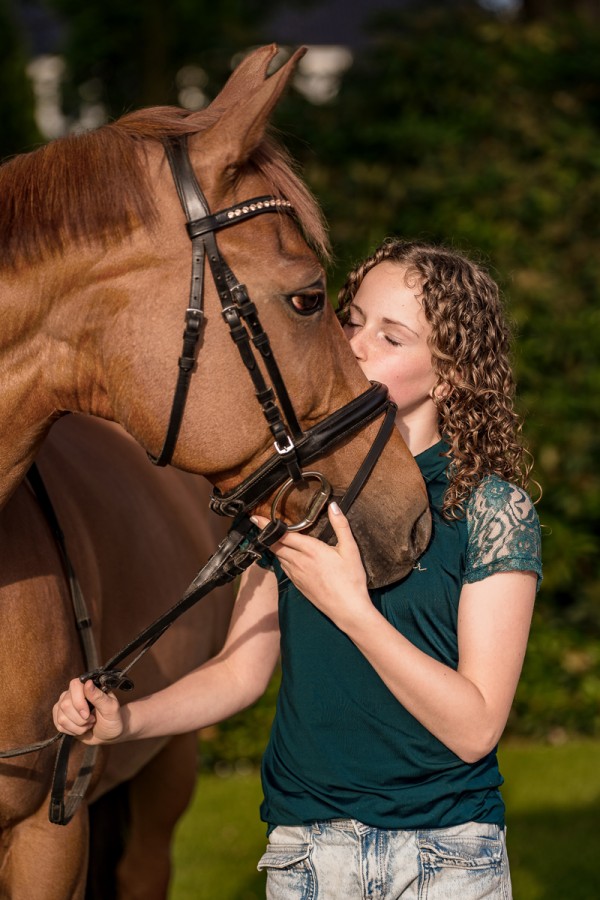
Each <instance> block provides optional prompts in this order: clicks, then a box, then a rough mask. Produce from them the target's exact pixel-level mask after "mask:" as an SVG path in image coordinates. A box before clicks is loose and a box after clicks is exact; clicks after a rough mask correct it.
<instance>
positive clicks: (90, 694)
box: [52, 678, 123, 744]
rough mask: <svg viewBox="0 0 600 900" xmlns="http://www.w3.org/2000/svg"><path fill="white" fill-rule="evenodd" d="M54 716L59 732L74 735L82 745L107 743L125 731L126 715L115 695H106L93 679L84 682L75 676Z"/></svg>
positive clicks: (54, 710)
mask: <svg viewBox="0 0 600 900" xmlns="http://www.w3.org/2000/svg"><path fill="white" fill-rule="evenodd" d="M88 701H89V703H91V704H92V705H93V707H94V709H90V707H89V706H88ZM52 718H53V719H54V724H55V726H56V729H57V731H60V732H62V733H63V734H72V735H73V736H74V737H76V738H77V739H78V740H80V741H81V742H82V743H83V744H106V743H109V742H110V741H114V740H116V738H118V737H120V735H121V734H122V732H123V716H122V712H121V707H120V706H119V701H118V700H117V698H116V697H115V695H114V694H105V693H104V692H103V691H101V690H100V688H97V687H96V685H95V684H94V682H93V681H86V682H84V683H82V682H81V681H80V680H79V678H74V679H73V680H72V681H71V682H70V684H69V687H68V689H67V690H66V691H64V692H63V693H62V694H61V695H60V697H59V698H58V702H57V703H55V704H54V707H53V709H52Z"/></svg>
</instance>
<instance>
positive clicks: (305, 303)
mask: <svg viewBox="0 0 600 900" xmlns="http://www.w3.org/2000/svg"><path fill="white" fill-rule="evenodd" d="M286 299H287V302H288V303H289V304H290V306H291V307H292V309H293V310H294V312H297V313H299V314H300V315H301V316H312V315H313V314H314V313H316V312H318V311H319V310H320V309H323V306H324V303H325V294H324V293H323V291H311V292H310V293H306V294H290V296H289V297H287V298H286Z"/></svg>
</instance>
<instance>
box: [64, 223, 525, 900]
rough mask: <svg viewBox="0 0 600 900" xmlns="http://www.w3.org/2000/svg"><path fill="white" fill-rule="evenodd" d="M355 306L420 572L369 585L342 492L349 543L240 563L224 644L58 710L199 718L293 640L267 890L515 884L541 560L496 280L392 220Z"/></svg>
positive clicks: (237, 698)
mask: <svg viewBox="0 0 600 900" xmlns="http://www.w3.org/2000/svg"><path fill="white" fill-rule="evenodd" d="M340 314H341V317H342V321H343V323H344V328H345V330H346V333H347V336H348V339H349V341H350V344H351V346H352V349H353V351H354V354H355V356H356V359H357V360H358V362H359V364H360V366H361V368H362V369H363V371H364V373H365V374H366V375H367V377H368V378H370V379H372V380H375V381H380V382H382V383H384V384H386V385H387V386H388V388H389V391H390V395H391V397H392V399H393V400H394V401H395V402H396V404H397V405H398V412H397V417H396V422H397V427H398V428H399V429H400V431H401V433H402V436H403V437H404V440H405V441H406V443H407V444H408V447H409V448H410V450H411V452H412V453H413V455H414V456H415V458H416V461H417V463H418V465H419V467H420V469H421V472H422V474H423V477H424V479H425V482H426V484H427V489H428V493H429V499H430V504H431V510H432V516H433V533H432V538H431V541H430V544H429V547H428V549H427V550H426V552H425V553H424V554H423V555H422V556H421V558H420V559H419V560H418V562H417V563H416V565H415V567H414V569H413V571H412V572H411V573H410V575H409V576H407V577H406V578H404V579H403V580H402V581H401V582H399V583H396V584H393V585H390V586H389V587H386V588H384V589H379V590H373V591H368V590H367V587H366V577H365V572H364V569H363V567H362V563H361V559H360V554H359V551H358V548H357V545H356V543H355V541H354V539H353V537H352V533H351V531H350V528H349V525H348V522H347V520H346V518H345V517H344V516H343V515H342V513H341V512H340V510H339V508H338V507H337V506H336V504H335V503H332V504H331V505H330V508H329V517H330V521H331V523H332V526H333V528H334V531H335V534H336V537H337V545H336V546H334V547H331V546H327V545H326V544H323V543H322V542H320V541H318V540H315V539H314V538H311V537H308V536H306V535H302V534H287V535H285V536H284V538H282V540H281V541H279V542H278V543H277V544H276V545H275V546H274V548H273V550H274V553H270V554H268V556H266V557H265V558H264V559H263V561H262V566H260V565H259V566H253V567H252V568H251V569H249V570H248V571H247V572H246V573H245V574H244V576H243V577H242V581H241V586H240V590H239V594H238V599H237V602H236V607H235V611H234V614H233V618H232V623H231V628H230V632H229V635H228V638H227V641H226V644H225V646H224V648H223V650H222V651H221V652H220V653H219V654H218V655H217V656H216V657H215V658H214V659H213V660H212V661H211V662H209V663H207V664H205V665H204V666H203V667H201V668H200V669H198V670H196V671H195V672H192V673H191V674H189V675H188V676H186V677H185V678H183V679H181V680H180V681H179V682H177V683H175V684H173V685H171V686H170V687H168V688H166V689H165V690H163V691H161V692H160V693H158V694H154V695H152V696H150V697H146V698H144V699H142V700H139V701H136V702H133V703H131V704H128V705H126V706H124V707H122V708H120V707H119V705H118V701H117V700H116V698H115V697H114V696H112V695H105V694H103V693H102V692H101V691H99V690H98V689H97V688H95V687H94V685H93V684H92V683H91V682H89V681H88V682H86V684H85V686H84V685H82V684H81V683H80V682H79V681H78V680H75V681H73V682H71V685H70V687H69V690H68V691H67V692H65V693H64V694H63V695H61V698H60V700H59V702H58V703H57V704H56V706H55V708H54V718H55V723H56V726H57V728H58V729H59V730H61V731H65V732H68V733H71V734H75V735H77V736H78V737H80V739H81V740H82V741H84V742H85V743H106V742H109V741H124V740H132V739H135V738H144V737H154V736H157V735H167V734H175V733H179V732H186V731H192V730H194V729H197V728H201V727H203V726H206V725H208V724H210V723H214V722H217V721H219V720H221V719H223V718H225V717H227V716H229V715H231V714H233V713H235V712H237V711H238V710H240V709H242V708H244V707H245V706H247V705H249V704H250V703H252V702H253V701H255V700H256V699H257V698H258V697H259V696H260V694H261V693H262V692H263V691H264V689H265V687H266V686H267V684H268V682H269V679H270V677H271V674H272V672H273V669H274V667H275V664H276V662H277V659H278V657H279V654H280V652H281V661H282V682H281V689H280V694H279V698H278V703H277V712H276V716H275V720H274V723H273V728H272V733H271V737H270V741H269V745H268V747H267V750H266V753H265V756H264V760H263V771H262V776H263V788H264V802H263V804H262V807H261V814H262V818H263V819H264V820H265V822H267V824H268V831H269V845H268V847H267V850H266V852H265V854H264V856H263V857H262V859H261V860H260V863H259V868H261V869H262V868H264V869H266V870H267V873H268V874H267V896H268V898H270V900H291V898H312V900H359V898H367V897H369V898H380V900H395V898H401V897H402V898H420V900H421V898H430V900H436V898H440V900H442V898H443V900H450V898H454V897H457V898H458V897H460V898H461V900H479V898H503V900H506V898H509V897H510V896H511V892H510V876H509V870H508V862H507V858H506V848H505V832H504V807H503V803H502V799H501V796H500V793H499V787H500V785H501V784H502V777H501V775H500V773H499V770H498V764H497V759H496V746H497V743H498V740H499V738H500V736H501V734H502V731H503V729H504V726H505V724H506V720H507V717H508V713H509V710H510V706H511V703H512V700H513V696H514V692H515V689H516V685H517V681H518V678H519V674H520V671H521V666H522V663H523V658H524V654H525V648H526V643H527V636H528V632H529V626H530V621H531V615H532V610H533V604H534V597H535V593H536V586H537V582H538V579H539V578H540V577H541V564H540V535H539V524H538V520H537V516H536V514H535V510H534V508H533V505H532V502H531V500H530V499H529V497H528V495H527V493H526V492H525V488H526V486H527V480H528V474H529V470H530V466H529V464H528V462H527V455H526V452H525V451H524V449H523V447H522V445H521V443H520V440H519V432H520V423H519V420H518V418H517V416H516V414H515V412H514V410H513V405H512V397H513V380H512V375H511V370H510V365H509V361H508V349H509V337H508V330H507V327H506V324H505V322H504V320H503V315H502V309H501V305H500V301H499V298H498V289H497V286H496V285H495V284H494V282H493V281H492V280H491V279H490V277H489V276H488V275H487V274H486V273H485V272H484V271H483V270H482V269H481V268H480V267H478V266H477V265H475V264H473V263H472V262H470V261H469V260H467V259H465V258H464V257H462V256H460V255H458V254H456V253H454V252H452V251H449V250H446V249H442V248H436V247H430V246H427V245H421V244H414V243H406V242H402V241H394V240H390V241H386V242H385V243H384V244H383V245H382V246H381V247H379V248H378V249H377V250H376V251H375V253H374V254H373V255H372V256H371V257H369V258H368V259H367V260H366V261H365V262H364V263H363V264H362V265H361V266H359V267H358V268H357V269H356V270H354V271H353V272H352V273H351V274H350V276H349V278H348V280H347V282H346V285H345V286H344V288H343V289H342V291H341V293H340ZM256 521H257V524H258V525H260V526H262V525H264V524H266V520H262V519H257V520H256ZM390 539H391V540H393V535H391V536H390ZM86 700H89V701H90V702H91V703H92V704H93V705H94V706H95V711H94V712H93V713H91V712H89V710H88V706H87V703H86Z"/></svg>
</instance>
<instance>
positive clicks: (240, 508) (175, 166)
mask: <svg viewBox="0 0 600 900" xmlns="http://www.w3.org/2000/svg"><path fill="white" fill-rule="evenodd" d="M165 153H166V156H167V159H168V161H169V165H170V167H171V172H172V175H173V180H174V182H175V186H176V188H177V193H178V195H179V199H180V202H181V205H182V207H183V211H184V213H185V216H186V220H187V221H186V228H187V231H188V234H189V237H190V240H191V243H192V273H191V287H190V297H189V303H188V308H187V310H186V313H185V325H184V332H183V349H182V353H181V356H180V357H179V361H178V367H179V371H178V377H177V382H176V385H175V391H174V396H173V403H172V407H171V414H170V417H169V422H168V426H167V432H166V436H165V440H164V443H163V446H162V449H161V450H160V452H159V454H158V456H153V455H152V454H150V453H148V456H149V458H150V459H151V461H152V462H153V463H154V464H155V465H158V466H165V465H167V464H168V463H170V461H171V459H172V456H173V452H174V450H175V446H176V443H177V438H178V435H179V431H180V427H181V422H182V419H183V415H184V410H185V403H186V399H187V395H188V391H189V385H190V379H191V375H192V372H193V369H194V367H195V364H196V349H197V345H198V340H199V338H200V334H201V333H202V329H203V325H204V318H205V316H204V309H203V286H204V271H205V261H206V259H208V263H209V267H210V270H211V274H212V277H213V280H214V283H215V286H216V288H217V292H218V295H219V299H220V302H221V313H222V316H223V318H224V320H225V322H226V324H227V326H228V327H229V331H230V335H231V338H232V340H233V341H234V343H235V345H236V346H237V348H238V350H239V353H240V356H241V358H242V361H243V363H244V365H245V367H246V369H247V371H248V373H249V375H250V377H251V379H252V382H253V385H254V389H255V393H256V398H257V401H258V403H259V404H260V406H261V409H262V412H263V415H264V417H265V419H266V421H267V424H268V426H269V429H270V430H271V433H272V435H273V438H274V442H273V443H274V451H275V452H274V453H273V455H272V456H271V457H269V458H268V459H267V460H266V461H265V462H264V463H262V465H261V466H259V468H258V469H257V470H256V471H255V472H254V473H252V474H251V475H250V476H248V477H247V478H245V479H244V480H243V481H242V482H241V483H240V484H239V485H238V486H237V487H235V488H233V489H232V490H230V491H228V492H227V493H225V494H222V493H221V492H220V491H219V490H218V489H217V488H215V489H214V491H213V494H212V497H211V501H210V506H211V509H212V510H213V511H214V512H216V513H218V514H220V515H226V516H230V517H233V518H234V522H233V524H232V526H231V528H230V530H229V532H228V534H227V537H226V538H225V539H224V540H223V541H222V542H221V543H220V544H219V546H218V548H217V550H216V551H215V553H214V554H213V555H212V556H211V557H210V559H209V560H208V562H207V563H206V565H205V566H204V567H203V568H202V569H201V570H200V572H199V573H198V574H197V576H196V577H195V578H194V580H193V581H192V583H191V584H190V585H189V587H188V588H187V590H186V591H185V593H184V594H183V596H182V597H181V599H180V600H179V601H178V602H177V603H175V604H174V606H172V607H171V608H170V609H169V610H167V612H166V613H164V614H163V615H161V616H159V617H158V618H157V619H155V621H154V622H152V623H151V624H150V625H148V626H147V627H146V628H145V629H144V630H143V631H142V632H140V634H138V635H137V636H136V637H135V638H134V639H133V640H131V641H130V642H129V643H128V644H127V645H126V646H124V647H123V648H122V649H121V650H120V651H119V652H118V653H116V654H115V655H114V656H112V657H111V658H110V659H109V660H108V661H107V662H106V663H105V664H104V665H103V666H97V664H94V663H92V667H91V668H90V671H88V672H86V673H85V674H84V675H81V676H80V679H81V681H87V680H89V679H91V680H92V681H93V682H94V684H95V685H96V686H97V687H99V688H100V689H101V690H102V691H104V692H108V691H113V690H116V689H117V688H119V689H121V690H124V691H129V690H132V689H133V687H134V685H133V682H132V680H131V678H130V677H129V672H130V670H131V668H132V667H133V666H134V665H135V664H136V663H137V662H138V660H139V659H141V657H142V656H143V655H144V654H145V653H146V652H147V651H148V650H149V649H150V648H151V647H152V646H153V644H154V643H155V642H156V641H157V640H158V639H159V637H160V636H161V635H162V634H164V632H165V631H166V630H167V629H168V628H169V627H170V626H171V625H172V624H173V622H175V621H176V619H178V618H179V616H180V615H182V614H183V613H184V612H185V611H186V610H188V609H190V608H191V607H192V606H193V605H194V604H196V603H197V602H198V601H199V600H200V599H201V598H202V597H204V596H206V595H207V594H208V593H210V591H211V590H213V589H214V588H215V587H217V586H219V585H222V584H226V583H227V582H230V581H232V580H233V579H234V578H236V577H237V576H238V575H240V574H241V573H242V572H244V571H245V570H246V569H247V568H248V567H249V566H250V565H251V564H252V563H253V562H255V561H256V560H257V559H260V557H261V556H262V555H263V553H264V552H265V550H267V549H268V548H269V547H270V546H271V545H272V544H273V543H275V541H277V540H279V538H280V537H282V536H283V534H285V532H286V531H287V530H295V531H300V530H303V529H306V528H308V527H310V526H311V525H312V524H313V523H314V522H315V521H316V520H317V518H318V516H319V515H320V513H321V511H322V510H323V508H324V506H325V505H326V503H327V501H328V499H329V498H330V496H331V493H332V488H331V485H330V484H329V482H328V481H327V479H326V478H325V477H324V476H323V475H322V474H321V473H320V472H317V471H313V470H305V469H304V468H303V467H305V466H307V465H309V464H310V463H312V462H313V461H315V460H316V459H317V458H319V457H321V456H323V455H325V454H326V453H327V452H329V450H330V449H331V448H333V447H334V446H335V445H337V444H338V443H340V442H341V441H343V440H345V439H346V438H348V437H350V436H351V435H353V434H355V433H356V432H357V431H359V430H360V429H362V428H364V427H365V426H367V425H368V424H370V423H371V422H373V421H375V420H376V419H378V418H379V417H382V423H381V425H380V427H379V429H378V432H377V435H376V436H375V439H374V441H373V444H372V446H371V447H370V449H369V451H368V453H367V455H366V457H365V459H364V461H363V463H362V464H361V466H360V467H359V469H358V471H357V472H356V474H355V476H354V478H353V480H352V482H351V484H350V485H349V487H348V488H347V490H346V493H345V494H344V496H343V497H342V498H341V499H340V500H339V505H340V508H341V509H342V511H343V512H344V513H347V512H348V510H349V508H350V506H351V505H352V503H353V502H354V500H355V499H356V497H357V496H358V494H359V493H360V491H361V490H362V488H363V486H364V484H365V483H366V481H367V479H368V477H369V475H370V474H371V471H372V470H373V468H374V466H375V464H376V462H377V460H378V458H379V456H380V454H381V452H382V450H383V448H384V447H385V445H386V443H387V441H388V439H389V436H390V434H391V433H392V430H393V428H394V421H395V414H396V406H395V404H394V403H393V401H391V400H390V399H389V397H388V392H387V388H386V387H385V386H383V385H381V384H378V383H376V382H375V383H372V384H371V387H370V388H368V389H367V390H366V391H365V392H364V393H363V394H361V395H360V396H358V397H356V398H354V399H353V400H351V401H350V402H349V403H348V404H346V405H345V406H344V407H342V408H340V409H338V410H336V411H335V412H333V413H332V414H330V415H329V416H327V417H326V418H325V419H323V420H322V421H321V422H319V423H318V424H317V425H315V426H313V427H312V428H310V429H308V430H307V431H303V430H302V428H301V426H300V424H299V422H298V418H297V416H296V414H295V411H294V408H293V405H292V402H291V400H290V397H289V395H288V392H287V389H286V386H285V382H284V380H283V378H282V377H281V373H280V371H279V367H278V365H277V362H276V360H275V358H274V356H273V353H272V350H271V346H270V342H269V339H268V336H267V334H266V332H265V331H264V330H263V328H262V326H261V323H260V320H259V316H258V312H257V309H256V306H255V304H254V303H253V302H252V301H251V299H250V298H249V296H248V292H247V290H246V287H245V285H243V284H240V283H239V282H238V280H237V278H236V277H235V275H234V274H233V272H232V270H231V269H230V268H229V266H228V265H227V263H226V261H225V259H224V258H223V256H222V255H221V253H220V251H219V249H218V246H217V242H216V237H215V233H216V232H217V231H219V230H222V229H224V228H228V227H231V226H233V225H236V224H237V223H238V222H242V221H245V220H247V219H250V218H253V217H254V216H258V215H262V214H265V213H285V214H288V215H294V211H293V209H292V206H291V204H290V203H289V201H287V200H285V199H282V198H279V197H274V196H262V197H255V198H253V199H252V200H247V201H245V202H243V203H240V204H236V205H235V206H232V207H228V208H227V209H224V210H221V211H220V212H216V213H211V212H210V210H209V207H208V204H207V202H206V198H205V197H204V194H203V192H202V190H201V188H200V185H199V184H198V181H197V179H196V176H195V174H194V171H193V168H192V165H191V162H190V158H189V154H188V150H187V142H186V139H185V137H178V138H177V139H171V140H169V141H168V142H166V143H165ZM256 353H259V354H260V357H261V359H262V362H263V364H264V368H265V370H266V372H267V373H268V377H269V379H270V381H271V386H269V385H268V384H267V383H266V381H265V379H264V377H263V374H262V371H261V369H260V367H259V365H258V361H257V356H256ZM308 481H316V482H317V485H318V486H317V490H316V491H315V494H314V496H313V498H312V500H311V501H310V503H309V509H308V512H307V515H306V516H305V518H304V519H302V521H300V522H298V523H296V524H293V525H286V523H285V522H283V520H282V519H281V518H279V516H278V515H277V512H278V505H279V503H281V502H282V501H283V499H284V497H285V496H286V494H287V492H288V491H290V490H291V489H292V488H293V487H294V485H302V484H305V483H306V482H308ZM277 488H279V490H278V491H277V494H276V496H275V499H274V501H273V503H272V507H271V521H270V522H269V523H268V524H267V525H266V526H265V528H263V529H262V531H258V530H257V528H256V527H255V526H254V525H253V524H252V522H251V521H250V519H249V516H248V514H249V513H250V512H251V510H252V509H253V508H254V507H255V506H256V505H257V504H258V503H259V502H260V501H261V500H263V499H265V498H266V497H268V496H270V495H271V494H272V493H273V492H274V491H275V490H277ZM44 493H45V492H44ZM39 496H40V493H38V498H39ZM44 505H45V504H44ZM46 514H47V515H48V513H46ZM50 515H51V517H53V518H55V516H54V513H53V511H52V513H51V514H50ZM59 530H60V529H59ZM331 537H332V529H331V526H330V525H329V523H328V524H327V525H326V526H325V529H324V530H323V531H322V533H321V539H323V540H329V539H330V538H331ZM61 555H63V560H64V558H65V556H66V554H61ZM65 567H66V571H67V574H69V573H70V571H72V567H71V566H70V563H69V562H68V557H67V558H66V561H65ZM69 578H70V575H69ZM70 582H71V579H70ZM83 618H84V619H85V620H86V626H87V618H88V617H87V615H83ZM133 654H136V655H135V656H134V657H133V659H132V660H131V661H130V662H129V663H128V664H127V665H126V666H124V667H123V668H119V666H120V665H121V663H122V662H123V661H124V660H126V659H128V658H129V657H131V656H133ZM92 658H93V657H91V656H89V655H88V656H87V659H88V660H90V659H92ZM88 665H89V662H88ZM57 740H59V741H60V743H59V749H58V753H57V758H56V764H55V770H54V778H53V784H52V789H51V795H50V806H49V819H50V821H51V822H53V823H55V824H58V825H66V824H68V822H69V821H70V820H71V819H72V817H73V815H74V814H75V812H76V811H77V809H78V807H79V805H80V803H81V801H82V800H83V797H84V795H85V790H86V788H87V785H88V784H89V780H90V778H91V774H92V769H93V765H91V764H90V762H89V761H88V760H87V757H86V758H85V759H84V763H83V765H82V767H81V770H80V772H79V774H78V776H77V777H76V779H75V783H74V785H73V787H72V788H71V791H70V792H68V790H67V769H68V761H69V755H70V751H71V748H72V746H73V742H74V740H75V739H74V738H73V737H72V736H71V735H65V734H63V735H58V734H57V735H55V736H54V737H53V738H51V739H50V740H49V741H47V742H43V745H42V744H40V745H38V744H36V745H30V746H29V747H26V748H21V749H20V750H14V751H6V752H5V754H0V758H2V755H6V756H8V755H9V754H10V755H11V756H16V755H18V754H22V753H29V752H33V750H37V749H42V746H47V745H49V744H50V743H54V742H55V741H57ZM86 749H90V748H86ZM91 749H96V748H91Z"/></svg>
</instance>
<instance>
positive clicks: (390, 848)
mask: <svg viewBox="0 0 600 900" xmlns="http://www.w3.org/2000/svg"><path fill="white" fill-rule="evenodd" d="M258 868H259V870H261V869H266V870H267V900H400V898H406V900H484V898H485V900H488V898H489V900H511V897H512V892H511V885H510V874H509V868H508V858H507V855H506V840H505V832H504V830H503V829H502V828H500V827H499V826H498V825H486V824H481V823H478V822H467V823H466V824H465V825H456V826H453V827H450V828H433V829H423V830H417V831H399V830H398V831H397V830H391V829H382V828H371V827H370V826H369V825H363V824H362V823H361V822H357V821H356V820H354V819H333V820H331V821H327V822H315V823H314V824H313V825H299V826H287V825H280V826H278V827H277V828H275V829H274V830H273V832H272V833H271V836H270V838H269V845H268V847H267V850H266V852H265V853H264V855H263V856H262V858H261V860H260V862H259V864H258Z"/></svg>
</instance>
